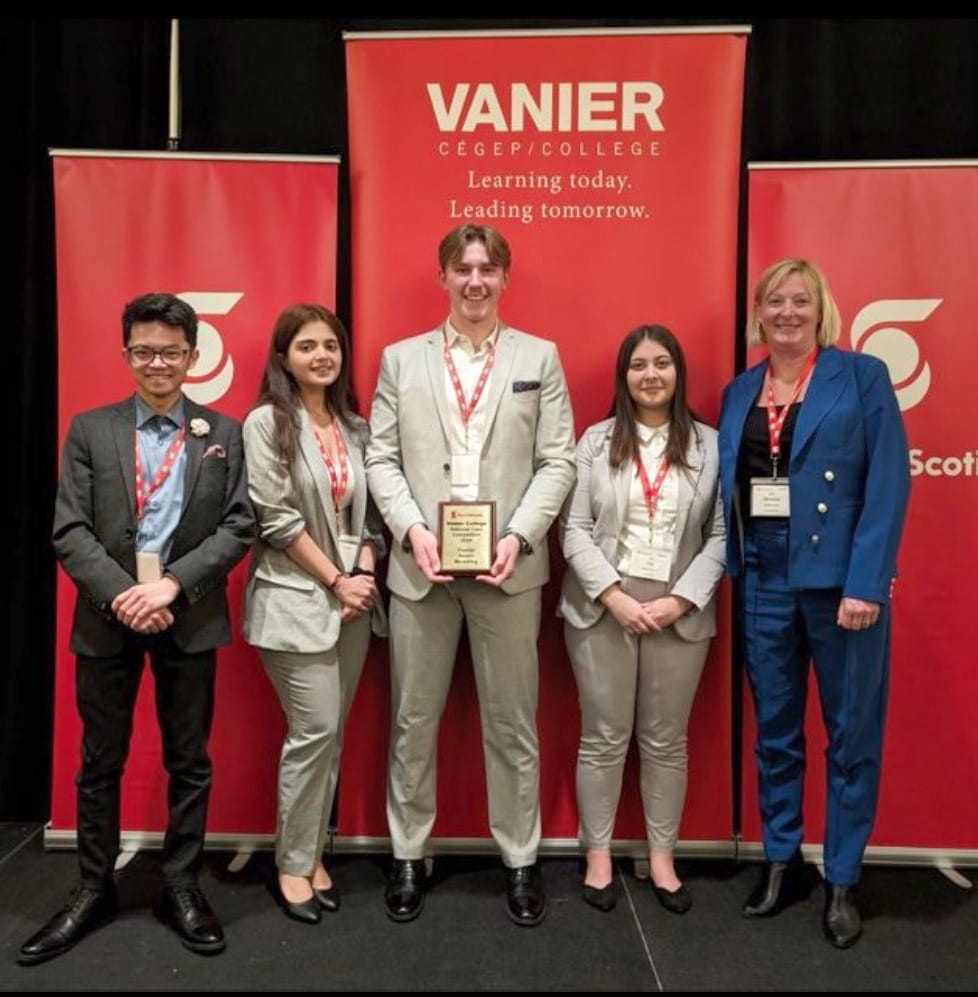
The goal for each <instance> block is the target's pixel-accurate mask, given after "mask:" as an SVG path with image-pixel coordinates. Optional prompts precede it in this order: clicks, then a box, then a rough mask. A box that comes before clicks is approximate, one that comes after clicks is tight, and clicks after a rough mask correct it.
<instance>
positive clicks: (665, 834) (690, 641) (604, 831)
mask: <svg viewBox="0 0 978 997" xmlns="http://www.w3.org/2000/svg"><path fill="white" fill-rule="evenodd" d="M717 480H718V458H717V443H716V431H715V430H713V429H711V428H710V427H709V426H705V425H703V424H702V423H700V422H696V421H695V420H694V418H693V415H692V413H691V412H690V410H689V408H688V407H687V403H686V361H685V358H684V357H683V352H682V348H681V347H680V345H679V343H678V341H677V340H676V338H675V336H673V334H672V333H671V332H670V331H669V330H668V329H666V328H665V327H664V326H660V325H643V326H639V327H638V328H637V329H634V330H633V331H632V332H631V333H629V334H628V336H626V337H625V340H624V342H623V343H622V344H621V347H620V349H619V351H618V360H617V365H616V371H615V402H614V408H613V415H612V417H611V418H609V419H605V420H604V421H603V422H599V423H597V424H596V425H594V426H591V427H590V428H589V429H588V430H587V431H586V432H585V433H584V435H583V436H582V437H581V440H580V442H579V443H578V446H577V486H576V488H575V489H574V492H573V493H572V494H571V496H570V498H569V499H568V500H567V503H566V504H565V506H564V510H563V513H562V514H561V538H562V544H563V551H564V557H565V558H566V559H567V564H568V567H569V570H568V571H567V572H566V573H565V574H564V584H563V590H562V592H561V599H560V608H559V612H560V615H561V616H563V618H564V637H565V640H566V642H567V649H568V652H569V654H570V658H571V664H572V666H573V668H574V676H575V678H576V679H577V685H578V691H579V694H580V703H581V721H582V729H581V745H580V751H579V754H578V760H577V803H578V810H579V813H580V833H581V840H582V843H583V845H584V847H585V848H586V849H587V874H586V876H585V880H584V893H583V898H584V900H585V901H587V902H588V903H590V904H591V905H592V906H594V907H597V908H599V909H601V910H611V908H612V907H613V906H614V904H615V890H614V883H613V877H612V867H611V851H610V847H611V836H612V831H613V829H614V823H615V813H616V811H617V809H618V798H619V796H620V794H621V780H622V771H623V769H624V766H625V755H626V752H627V750H628V744H629V742H630V741H631V737H632V730H633V728H634V729H635V731H636V735H637V737H638V746H639V755H640V758H641V790H642V803H643V807H644V811H645V825H646V834H647V838H648V844H649V854H650V861H651V872H652V887H653V889H654V891H655V895H656V897H657V898H658V900H659V902H660V903H661V904H662V906H663V907H665V908H666V909H667V910H669V911H671V912H673V913H676V914H685V913H686V911H688V910H689V908H690V906H691V905H692V899H691V897H690V895H689V893H688V891H687V890H686V888H685V887H684V886H683V884H682V883H681V882H680V880H679V879H678V877H677V876H676V871H675V868H674V866H673V857H672V853H673V848H674V846H675V843H676V838H677V834H678V831H679V822H680V818H681V817H682V810H683V802H684V800H685V795H686V725H687V721H688V719H689V712H690V709H691V707H692V704H693V697H694V695H695V693H696V687H697V685H698V683H699V679H700V674H701V672H702V670H703V664H704V662H705V660H706V654H707V651H708V650H709V645H710V638H711V637H712V636H713V635H714V634H715V633H716V605H715V603H716V590H717V585H718V584H719V581H720V578H721V576H722V575H723V570H724V530H723V514H722V509H721V506H720V501H719V497H718V487H717Z"/></svg>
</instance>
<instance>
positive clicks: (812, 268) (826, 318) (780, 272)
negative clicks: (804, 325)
mask: <svg viewBox="0 0 978 997" xmlns="http://www.w3.org/2000/svg"><path fill="white" fill-rule="evenodd" d="M793 273H796V274H798V275H800V277H801V279H802V280H803V281H804V282H805V283H806V284H807V285H808V289H809V290H810V291H811V292H812V295H813V296H814V298H815V300H816V301H817V302H818V314H819V320H818V329H817V330H816V335H815V341H816V342H817V343H818V345H819V346H832V345H833V344H834V343H836V342H837V341H838V339H839V333H840V332H841V331H842V319H841V317H840V316H839V306H838V305H837V304H836V303H835V298H833V297H832V292H831V291H830V290H829V282H828V281H827V280H826V279H825V274H823V273H822V271H821V270H819V268H818V267H817V266H816V265H815V264H814V263H812V262H810V261H809V260H802V259H797V258H794V257H788V258H787V259H784V260H778V262H777V263H772V264H771V266H769V267H768V268H767V270H765V271H764V273H762V274H761V276H760V279H759V280H758V281H757V286H756V287H755V288H754V303H753V307H752V309H751V315H750V318H749V319H748V320H747V343H748V345H749V346H758V345H760V344H762V343H764V342H765V341H766V340H765V339H764V330H763V329H762V328H761V323H760V321H759V319H758V317H757V313H758V311H759V310H760V307H761V304H762V303H763V301H764V299H765V298H766V297H767V295H768V293H769V292H770V291H771V290H772V288H776V287H778V286H779V285H780V284H781V283H782V282H783V281H785V280H787V279H788V277H790V276H791V275H792V274H793Z"/></svg>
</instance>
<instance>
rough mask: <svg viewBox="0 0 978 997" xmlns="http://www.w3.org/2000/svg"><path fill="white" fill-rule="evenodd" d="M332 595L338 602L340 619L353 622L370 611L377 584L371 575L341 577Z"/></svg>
mask: <svg viewBox="0 0 978 997" xmlns="http://www.w3.org/2000/svg"><path fill="white" fill-rule="evenodd" d="M333 593H334V595H335V596H336V598H337V599H339V600H340V606H341V607H342V608H341V610H340V619H341V620H343V621H344V622H345V621H346V620H355V619H356V618H357V617H358V616H362V615H363V614H364V613H367V612H369V611H370V609H371V607H372V606H373V604H374V599H375V598H376V596H377V582H376V581H375V580H374V576H373V575H342V576H341V577H340V578H338V579H337V581H336V584H335V585H334V586H333Z"/></svg>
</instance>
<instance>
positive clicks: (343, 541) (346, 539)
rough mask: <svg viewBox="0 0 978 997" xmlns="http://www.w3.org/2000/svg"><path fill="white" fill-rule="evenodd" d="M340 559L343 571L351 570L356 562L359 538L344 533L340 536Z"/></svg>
mask: <svg viewBox="0 0 978 997" xmlns="http://www.w3.org/2000/svg"><path fill="white" fill-rule="evenodd" d="M339 547H340V560H341V561H342V562H343V565H342V567H343V570H344V571H347V572H349V571H352V570H353V569H354V568H355V567H356V564H357V554H358V553H359V552H360V538H359V537H354V536H349V535H347V534H344V535H343V536H341V537H340V544H339Z"/></svg>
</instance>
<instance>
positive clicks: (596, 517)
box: [557, 419, 726, 641]
mask: <svg viewBox="0 0 978 997" xmlns="http://www.w3.org/2000/svg"><path fill="white" fill-rule="evenodd" d="M695 426H696V433H695V434H694V436H693V438H692V440H690V443H689V447H688V449H687V452H686V458H687V460H688V462H689V470H688V473H687V472H685V471H683V470H682V469H680V471H679V519H678V521H677V523H676V537H677V547H676V555H675V558H674V559H673V565H672V571H671V572H670V575H669V582H668V592H669V594H671V595H679V596H682V597H683V598H685V599H689V601H690V602H692V603H693V605H694V607H695V608H694V609H692V610H690V611H689V612H688V613H686V614H685V615H683V616H681V617H680V618H679V619H678V620H676V622H675V623H674V624H673V629H674V630H675V631H676V633H677V635H678V636H680V637H682V638H683V639H684V640H689V641H693V640H705V639H706V638H708V637H712V636H713V635H714V634H715V633H716V591H717V586H718V585H719V583H720V579H721V577H722V576H723V572H724V567H725V553H726V551H725V546H724V545H725V532H724V527H723V508H722V505H721V502H720V496H719V487H718V482H719V471H720V462H719V457H718V455H717V432H716V430H715V429H711V428H710V427H709V426H705V425H703V423H700V422H697V423H696V424H695ZM613 428H614V419H605V420H604V421H603V422H599V423H597V424H596V425H594V426H591V427H590V428H589V429H588V430H586V431H585V433H584V435H583V436H582V437H581V440H580V442H579V443H578V445H577V485H576V487H575V489H574V491H573V492H572V494H571V495H570V497H569V498H568V500H567V502H566V504H565V505H564V508H563V510H562V512H561V515H560V537H561V545H562V547H563V551H564V557H565V558H566V559H567V564H568V568H569V570H568V571H566V572H565V573H564V584H563V588H562V590H561V594H560V603H559V606H558V609H557V612H558V613H559V614H560V615H561V616H563V617H564V619H565V620H567V622H568V623H569V624H570V625H571V626H573V627H577V628H578V629H582V630H583V629H587V628H588V627H593V626H594V624H595V623H597V622H598V620H599V619H601V617H602V615H603V614H604V612H605V607H604V605H603V604H602V603H601V602H600V601H598V596H599V595H600V594H601V593H602V592H603V591H604V590H605V589H606V588H608V586H609V585H614V584H615V582H618V581H621V577H620V576H619V574H618V570H617V568H616V567H615V565H616V564H617V560H618V538H619V536H620V535H621V532H622V529H623V524H624V521H625V513H626V506H627V504H628V492H629V484H630V481H629V476H628V474H627V473H620V472H619V471H614V470H612V467H611V464H610V463H609V460H608V454H609V450H610V447H611V433H612V430H613Z"/></svg>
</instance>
